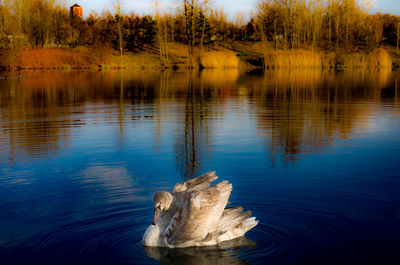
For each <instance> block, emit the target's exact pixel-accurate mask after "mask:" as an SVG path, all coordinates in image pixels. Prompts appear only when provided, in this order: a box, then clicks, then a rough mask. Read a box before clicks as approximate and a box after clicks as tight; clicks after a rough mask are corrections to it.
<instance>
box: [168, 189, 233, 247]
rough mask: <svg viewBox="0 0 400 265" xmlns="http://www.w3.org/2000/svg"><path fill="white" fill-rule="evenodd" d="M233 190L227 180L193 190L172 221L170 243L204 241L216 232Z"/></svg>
mask: <svg viewBox="0 0 400 265" xmlns="http://www.w3.org/2000/svg"><path fill="white" fill-rule="evenodd" d="M231 191H232V185H231V184H229V183H228V182H227V181H222V182H220V183H218V184H216V185H214V186H211V187H209V188H205V189H202V190H201V191H200V190H196V191H191V192H190V196H189V199H188V200H187V201H186V203H185V205H183V207H181V209H180V210H179V211H178V212H177V215H176V216H174V218H173V220H172V222H171V225H170V227H171V233H170V236H169V238H168V244H170V245H182V244H184V243H185V242H188V241H204V240H205V239H206V237H207V235H208V234H209V233H213V232H215V231H216V230H217V229H218V221H219V219H220V218H221V215H222V213H223V211H224V207H225V205H226V203H227V201H228V198H229V195H230V193H231Z"/></svg>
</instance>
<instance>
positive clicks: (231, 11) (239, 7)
mask: <svg viewBox="0 0 400 265" xmlns="http://www.w3.org/2000/svg"><path fill="white" fill-rule="evenodd" d="M116 1H117V0H67V1H66V2H67V3H68V4H69V5H73V4H74V3H77V4H79V5H80V6H82V8H83V13H84V16H85V17H86V16H87V15H89V13H90V11H91V10H94V11H96V12H97V13H99V14H101V12H102V11H103V10H110V11H111V13H114V8H113V6H114V3H115V2H116ZM120 1H121V5H122V10H123V12H124V13H130V12H132V11H134V12H135V13H137V14H140V15H144V14H154V12H155V11H154V10H155V0H120ZM258 1H259V0H209V3H210V6H211V7H212V8H215V7H218V8H220V7H223V8H224V11H225V12H226V13H227V14H228V16H230V17H234V16H235V15H236V14H237V12H241V13H243V15H244V16H245V17H246V16H248V15H249V14H250V12H251V11H253V12H255V11H256V6H257V2H258ZM370 1H371V2H373V3H374V7H373V8H372V10H371V12H372V13H375V12H381V13H392V14H396V15H399V14H400V0H370ZM158 2H159V6H160V11H161V12H163V11H166V12H169V13H173V12H174V11H175V10H176V8H177V6H179V5H180V4H181V3H182V2H183V0H159V1H158Z"/></svg>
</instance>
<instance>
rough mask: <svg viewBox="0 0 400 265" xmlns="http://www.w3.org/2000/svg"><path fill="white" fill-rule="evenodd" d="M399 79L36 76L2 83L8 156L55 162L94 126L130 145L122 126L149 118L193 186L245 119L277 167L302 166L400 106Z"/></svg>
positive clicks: (359, 74) (382, 75)
mask: <svg viewBox="0 0 400 265" xmlns="http://www.w3.org/2000/svg"><path fill="white" fill-rule="evenodd" d="M396 80H397V79H396ZM396 80H395V76H392V73H391V71H390V70H389V69H382V70H379V71H377V70H352V71H345V72H339V73H337V72H329V71H320V70H310V69H308V70H291V71H288V70H279V71H267V72H265V73H262V74H260V75H247V74H241V75H240V74H239V72H238V71H237V70H219V71H218V70H206V71H201V72H200V73H197V72H185V73H170V72H162V73H160V72H151V73H148V72H140V71H133V72H118V71H111V72H101V73H98V72H90V71H83V72H80V71H71V72H61V71H58V72H49V71H45V72H28V73H25V74H24V79H23V80H22V81H18V80H0V82H1V84H0V110H1V114H2V115H1V121H0V122H1V124H2V126H1V127H0V132H1V134H2V136H3V137H2V139H1V140H0V141H1V142H0V143H7V145H6V146H8V148H3V149H2V151H1V157H2V160H6V161H8V162H11V161H14V160H15V159H17V157H19V156H28V157H31V158H35V157H41V156H50V155H52V154H54V153H56V152H57V150H59V149H60V148H63V147H64V146H67V145H68V144H69V142H70V138H71V135H72V133H73V131H74V128H78V127H87V126H90V124H93V121H96V120H97V121H98V122H100V123H101V122H103V123H105V124H108V125H110V126H117V127H116V129H115V132H118V137H119V142H120V145H121V146H123V145H124V143H125V142H126V139H129V138H127V137H126V134H127V133H130V132H129V131H128V129H127V128H126V126H124V125H126V124H127V123H129V124H135V123H136V122H140V121H143V120H145V121H146V122H148V123H151V124H153V127H152V128H154V130H153V131H152V132H151V133H152V134H153V142H154V143H155V145H156V148H158V149H159V147H160V146H161V145H163V144H165V143H163V142H162V140H161V138H162V136H163V133H165V132H166V131H167V130H170V129H168V127H171V124H173V128H174V129H173V131H172V132H171V131H169V132H168V133H171V135H170V136H171V137H172V139H174V144H173V148H174V153H175V160H176V164H177V167H178V168H179V169H180V170H181V172H182V176H184V177H185V178H191V177H193V176H195V175H197V174H199V172H198V171H197V170H198V169H199V168H201V166H202V165H203V163H204V160H205V159H207V157H209V156H210V155H212V151H213V148H214V146H215V144H216V143H215V142H213V141H214V140H215V139H216V138H218V137H221V135H219V136H216V134H217V132H219V130H220V128H221V127H219V126H222V124H223V123H224V122H226V121H225V119H226V117H228V116H229V115H230V116H232V115H236V116H237V115H242V114H243V113H244V114H245V115H247V116H249V117H250V118H251V119H254V120H255V128H243V129H253V130H254V132H255V133H258V134H259V135H262V138H263V142H264V144H265V145H266V147H267V152H268V153H269V155H270V158H271V161H272V162H273V161H274V160H275V159H276V157H277V156H281V157H282V159H283V160H284V161H296V159H297V157H298V155H299V154H301V153H307V152H318V151H319V150H320V149H321V148H322V147H323V146H326V145H331V144H332V143H333V141H334V139H337V138H342V139H346V138H348V137H352V135H353V134H354V133H355V132H360V131H363V130H368V129H369V127H370V125H369V121H368V117H369V115H371V113H372V114H373V110H371V104H372V103H373V102H381V101H383V100H387V99H388V95H389V97H390V100H394V101H395V102H397V97H398V96H397V89H396V88H395V86H396V84H397V82H396ZM393 88H394V89H393ZM392 90H393V91H394V92H393V93H392V92H390V93H389V92H387V91H392ZM382 97H385V98H382ZM396 106H397V105H396ZM110 121H111V122H110ZM232 126H233V125H232ZM235 126H236V129H238V132H237V134H238V135H240V133H241V132H240V129H239V128H240V125H239V124H236V125H235ZM235 126H233V127H235ZM220 140H221V139H220Z"/></svg>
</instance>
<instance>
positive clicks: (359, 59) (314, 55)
mask: <svg viewBox="0 0 400 265" xmlns="http://www.w3.org/2000/svg"><path fill="white" fill-rule="evenodd" d="M264 62H265V68H266V69H285V68H287V69H305V68H330V69H337V70H340V69H353V68H362V69H370V68H371V69H377V68H390V67H392V57H391V55H390V54H389V53H388V52H387V51H386V50H384V49H382V48H378V49H375V50H373V51H371V52H369V53H347V54H346V53H325V52H313V51H307V50H281V51H279V50H278V51H270V52H266V53H265V54H264Z"/></svg>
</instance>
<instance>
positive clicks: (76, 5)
mask: <svg viewBox="0 0 400 265" xmlns="http://www.w3.org/2000/svg"><path fill="white" fill-rule="evenodd" d="M71 7H81V6H80V5H78V4H75V5H73V6H71Z"/></svg>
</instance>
